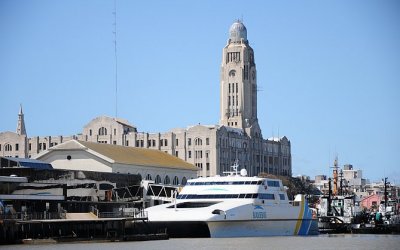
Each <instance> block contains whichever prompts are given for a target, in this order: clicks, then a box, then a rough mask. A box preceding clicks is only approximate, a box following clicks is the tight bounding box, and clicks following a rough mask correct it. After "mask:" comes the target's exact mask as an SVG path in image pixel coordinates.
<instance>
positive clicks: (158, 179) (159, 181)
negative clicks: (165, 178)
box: [154, 175, 161, 183]
mask: <svg viewBox="0 0 400 250" xmlns="http://www.w3.org/2000/svg"><path fill="white" fill-rule="evenodd" d="M154 182H155V183H161V177H160V176H159V175H157V176H156V179H155V180H154Z"/></svg>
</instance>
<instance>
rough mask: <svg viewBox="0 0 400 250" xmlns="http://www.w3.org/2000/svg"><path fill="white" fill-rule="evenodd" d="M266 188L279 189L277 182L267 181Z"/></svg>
mask: <svg viewBox="0 0 400 250" xmlns="http://www.w3.org/2000/svg"><path fill="white" fill-rule="evenodd" d="M267 185H268V187H280V185H279V181H267Z"/></svg>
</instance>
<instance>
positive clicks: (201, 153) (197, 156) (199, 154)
mask: <svg viewBox="0 0 400 250" xmlns="http://www.w3.org/2000/svg"><path fill="white" fill-rule="evenodd" d="M194 157H195V158H196V159H201V158H203V151H201V150H196V151H195V152H194Z"/></svg>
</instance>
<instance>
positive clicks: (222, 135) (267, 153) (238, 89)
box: [0, 21, 292, 176]
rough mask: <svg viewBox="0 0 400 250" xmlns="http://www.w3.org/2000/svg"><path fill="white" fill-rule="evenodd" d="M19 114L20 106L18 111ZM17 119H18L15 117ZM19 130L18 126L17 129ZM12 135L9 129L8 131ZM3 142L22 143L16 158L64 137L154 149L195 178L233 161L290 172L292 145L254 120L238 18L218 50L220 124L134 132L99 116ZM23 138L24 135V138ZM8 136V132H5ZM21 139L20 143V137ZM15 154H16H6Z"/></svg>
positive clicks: (247, 52) (251, 77) (257, 169)
mask: <svg viewBox="0 0 400 250" xmlns="http://www.w3.org/2000/svg"><path fill="white" fill-rule="evenodd" d="M20 113H22V110H21V112H20ZM19 119H21V117H19ZM22 120H23V117H22ZM17 131H18V129H17ZM9 133H12V132H9ZM16 135H17V136H16V138H11V140H9V141H7V140H3V139H4V136H3V133H1V134H0V145H1V146H2V148H1V150H2V151H0V153H1V155H7V152H5V151H4V150H3V149H4V144H5V143H11V144H15V143H16V140H17V138H20V139H19V140H20V142H19V143H21V146H22V144H23V141H24V140H25V141H26V143H27V144H26V145H24V147H25V148H24V147H22V148H21V147H20V150H21V149H24V150H25V151H21V152H19V154H18V156H19V157H34V156H35V155H37V154H38V153H39V152H41V151H43V150H46V149H47V148H49V147H52V146H55V145H57V144H60V143H62V142H64V141H67V140H71V139H77V140H81V141H89V142H98V143H106V144H115V145H123V146H128V147H141V148H150V149H158V150H161V151H164V152H166V153H168V154H171V155H174V156H177V157H179V158H181V159H183V160H185V161H187V162H189V163H192V164H193V165H195V166H196V167H197V169H198V176H213V175H216V174H223V172H224V171H229V170H230V166H231V165H232V164H233V163H234V162H235V161H238V163H239V165H240V167H241V168H246V169H247V171H248V174H249V175H251V176H252V175H258V174H259V173H261V172H264V173H271V174H278V175H286V176H291V174H292V159H291V144H290V141H289V140H288V138H287V137H285V136H283V137H280V138H275V137H273V138H268V139H264V138H263V136H262V132H261V129H260V126H259V124H258V118H257V71H256V64H255V57H254V51H253V49H252V48H251V47H250V45H249V42H248V40H247V29H246V27H245V26H244V24H243V23H242V22H241V21H237V22H235V23H233V24H232V26H231V27H230V30H229V39H228V42H227V45H226V46H225V47H224V48H223V56H222V63H221V79H220V122H219V124H218V125H195V126H188V127H187V128H175V129H171V130H170V131H168V132H165V133H146V132H138V130H137V128H136V127H135V126H133V125H131V124H130V123H129V122H128V121H126V120H123V119H119V118H111V117H106V116H100V117H97V118H94V119H93V120H92V121H90V122H89V123H88V124H87V125H86V126H84V128H83V131H82V134H78V135H74V136H71V137H62V136H59V137H50V136H49V137H32V138H26V133H25V135H22V134H21V135H19V134H18V132H17V134H16ZM23 136H25V138H26V139H23ZM8 137H10V134H8ZM21 140H22V141H21ZM8 155H10V156H14V155H16V152H15V151H14V152H12V153H10V154H8Z"/></svg>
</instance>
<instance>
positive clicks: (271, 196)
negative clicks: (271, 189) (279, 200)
mask: <svg viewBox="0 0 400 250" xmlns="http://www.w3.org/2000/svg"><path fill="white" fill-rule="evenodd" d="M258 197H259V198H260V199H262V200H275V195H274V194H258Z"/></svg>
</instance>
